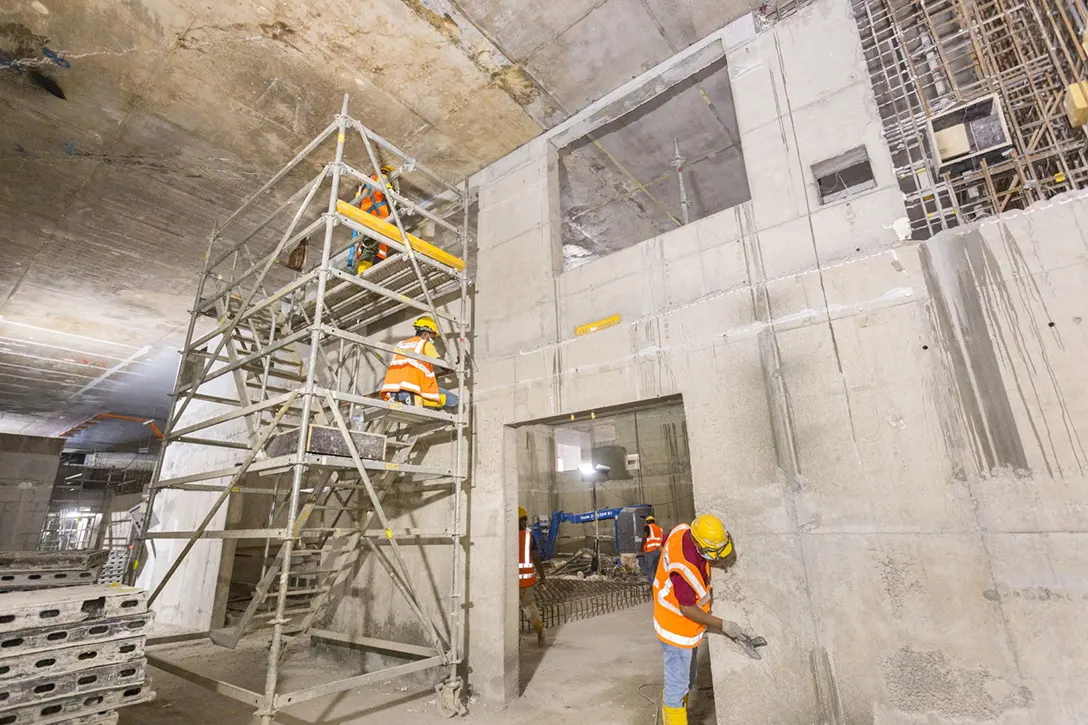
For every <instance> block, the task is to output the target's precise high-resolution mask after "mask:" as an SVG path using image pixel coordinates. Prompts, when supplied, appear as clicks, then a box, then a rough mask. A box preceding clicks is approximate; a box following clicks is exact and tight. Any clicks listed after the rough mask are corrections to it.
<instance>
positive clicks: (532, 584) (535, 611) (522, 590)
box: [518, 506, 544, 647]
mask: <svg viewBox="0 0 1088 725" xmlns="http://www.w3.org/2000/svg"><path fill="white" fill-rule="evenodd" d="M538 581H539V582H540V583H541V584H543V583H544V566H543V565H542V564H541V563H540V556H539V555H538V554H537V551H536V542H535V541H533V535H532V533H531V532H530V531H529V512H528V511H526V510H525V507H523V506H518V597H519V601H520V605H521V611H523V612H525V618H526V619H528V620H529V621H530V622H531V623H532V625H533V629H535V630H536V643H537V644H538V645H539V646H541V647H543V646H544V620H543V619H542V618H541V617H540V609H539V608H538V607H537V606H536V583H537V582H538Z"/></svg>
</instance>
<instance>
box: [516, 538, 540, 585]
mask: <svg viewBox="0 0 1088 725" xmlns="http://www.w3.org/2000/svg"><path fill="white" fill-rule="evenodd" d="M532 540H533V536H532V534H530V533H529V531H528V530H527V529H521V530H520V531H518V586H519V587H520V588H522V589H524V588H525V587H531V586H533V585H534V584H536V567H535V566H533V556H532V553H531V552H530V550H529V547H530V545H531V542H532Z"/></svg>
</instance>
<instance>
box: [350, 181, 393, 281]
mask: <svg viewBox="0 0 1088 725" xmlns="http://www.w3.org/2000/svg"><path fill="white" fill-rule="evenodd" d="M370 178H371V179H373V180H374V181H377V180H378V175H377V174H371V175H370ZM385 188H386V189H389V190H392V189H393V185H392V184H388V183H387V184H386V185H385ZM358 201H359V208H360V209H362V210H363V211H365V212H366V213H367V214H373V215H374V216H376V217H378V218H379V219H387V218H389V200H388V199H386V197H385V192H383V191H378V190H377V189H372V188H370V187H369V186H367V185H366V184H363V187H362V188H361V189H360V190H359V196H358ZM388 256H389V247H388V246H387V245H386V244H385V243H382V242H379V243H378V251H377V252H375V253H374V260H375V262H381V261H382V260H384V259H385V258H386V257H388Z"/></svg>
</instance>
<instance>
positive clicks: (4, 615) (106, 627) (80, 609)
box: [0, 584, 155, 725]
mask: <svg viewBox="0 0 1088 725" xmlns="http://www.w3.org/2000/svg"><path fill="white" fill-rule="evenodd" d="M151 617H152V615H151V613H150V612H148V611H147V596H146V594H145V593H144V592H143V591H141V590H139V589H132V588H129V587H122V586H116V585H99V584H95V585H91V586H80V587H66V588H59V589H40V590H37V591H26V592H10V593H7V594H0V725H30V723H34V724H35V725H50V724H53V725H61V724H63V725H108V724H111V723H116V722H117V719H118V718H117V713H116V710H117V708H119V707H124V706H126V705H134V704H136V703H140V702H147V701H149V700H151V699H153V698H154V696H155V693H154V692H152V691H151V688H150V683H149V682H148V680H147V676H146V670H147V660H146V659H145V658H144V645H145V643H146V640H147V629H148V626H149V625H150V623H151Z"/></svg>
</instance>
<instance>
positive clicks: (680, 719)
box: [661, 705, 688, 725]
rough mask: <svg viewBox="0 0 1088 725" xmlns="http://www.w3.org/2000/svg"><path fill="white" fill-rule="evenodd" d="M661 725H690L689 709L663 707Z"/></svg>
mask: <svg viewBox="0 0 1088 725" xmlns="http://www.w3.org/2000/svg"><path fill="white" fill-rule="evenodd" d="M661 725H688V709H687V708H686V707H668V706H666V705H662V706H661Z"/></svg>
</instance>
